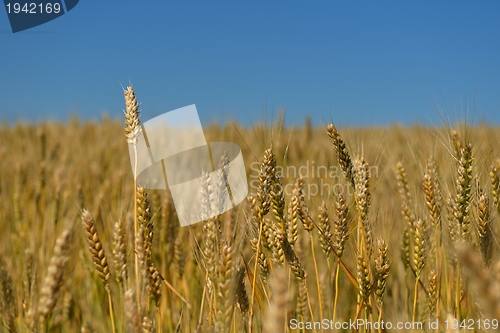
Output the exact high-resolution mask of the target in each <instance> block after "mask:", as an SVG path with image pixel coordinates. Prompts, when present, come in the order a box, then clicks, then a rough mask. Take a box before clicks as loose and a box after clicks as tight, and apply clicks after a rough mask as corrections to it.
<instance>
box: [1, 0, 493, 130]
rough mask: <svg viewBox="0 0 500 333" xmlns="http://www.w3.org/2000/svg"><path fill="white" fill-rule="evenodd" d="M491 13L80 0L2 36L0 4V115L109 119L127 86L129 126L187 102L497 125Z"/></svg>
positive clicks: (418, 4) (367, 119) (431, 4)
mask: <svg viewBox="0 0 500 333" xmlns="http://www.w3.org/2000/svg"><path fill="white" fill-rule="evenodd" d="M499 17H500V2H498V1H400V0H399V1H324V0H321V1H274V0H273V1H257V0H255V1H254V0H253V1H190V0H186V1H120V2H118V1H99V2H98V1H83V0H82V1H80V3H79V4H78V5H77V6H76V7H75V8H74V9H73V10H72V11H70V12H68V13H67V14H65V15H63V16H62V17H60V18H58V19H55V20H53V21H51V22H48V23H46V24H44V25H41V26H38V27H35V28H32V29H29V30H26V31H24V32H19V33H15V34H14V33H12V32H11V30H10V26H9V21H8V18H7V14H6V11H5V10H3V9H0V119H1V120H7V121H9V122H13V121H16V120H28V121H37V120H47V119H60V120H66V119H67V118H68V116H69V115H70V114H76V115H78V117H80V118H82V119H89V118H91V119H99V118H100V116H101V115H102V114H103V113H108V114H109V115H111V116H112V117H121V116H122V109H123V104H124V103H123V95H122V90H121V86H120V85H123V86H126V85H127V84H128V83H129V82H132V84H133V85H134V88H135V90H136V93H137V97H138V99H139V101H140V102H142V113H143V120H147V119H149V118H151V117H154V116H156V115H158V114H161V113H164V112H166V111H169V110H173V109H176V108H179V107H183V106H186V105H190V104H196V106H197V108H198V113H199V114H200V118H201V120H202V122H203V123H209V122H218V123H224V122H226V121H229V120H238V121H240V122H243V123H245V124H252V123H256V122H258V121H259V120H262V119H263V117H264V110H266V111H265V113H266V114H267V116H268V119H270V118H271V117H272V116H273V115H276V113H277V111H278V110H279V109H280V108H284V109H285V120H286V123H287V124H290V125H291V124H295V125H298V124H300V123H302V122H303V120H304V118H305V117H306V116H307V115H308V116H310V117H311V119H312V120H313V123H314V124H318V125H319V124H322V123H323V121H324V120H327V121H329V120H330V119H332V120H333V121H334V122H335V123H337V124H340V125H387V124H391V123H394V122H399V123H405V124H411V123H413V122H415V121H418V122H421V123H426V124H433V125H439V124H441V123H442V122H441V117H442V112H440V111H438V108H439V107H438V105H441V106H442V107H443V109H444V113H445V114H446V115H447V116H449V117H450V118H452V119H454V118H456V115H457V113H458V117H460V116H461V113H462V112H463V111H464V108H465V106H464V105H465V104H466V101H467V99H469V98H470V99H471V100H472V102H474V100H475V101H476V105H477V107H476V108H477V110H476V114H475V118H476V120H479V119H482V118H484V119H485V120H487V121H488V122H494V123H500V112H499V111H500V61H499V59H500V19H499ZM476 95H477V96H476ZM454 105H455V108H456V111H454Z"/></svg>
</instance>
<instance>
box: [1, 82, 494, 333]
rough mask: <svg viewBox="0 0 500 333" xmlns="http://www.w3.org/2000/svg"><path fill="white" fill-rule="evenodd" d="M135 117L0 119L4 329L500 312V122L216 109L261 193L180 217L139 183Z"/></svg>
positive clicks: (481, 324)
mask: <svg viewBox="0 0 500 333" xmlns="http://www.w3.org/2000/svg"><path fill="white" fill-rule="evenodd" d="M127 93H130V94H129V95H127ZM127 96H128V97H127ZM125 97H126V100H127V98H128V100H127V104H126V109H127V110H126V111H127V112H128V115H129V116H130V115H132V116H133V113H134V112H137V109H134V105H135V104H134V103H135V97H134V96H132V95H131V90H126V91H125ZM135 116H138V114H136V115H135ZM134 119H135V118H134ZM134 119H132V120H131V118H127V123H126V124H125V128H126V131H124V123H123V121H117V120H111V119H108V118H103V119H102V120H101V121H99V122H86V123H82V122H80V121H78V120H76V119H73V120H70V121H69V122H68V123H66V124H62V123H55V122H50V123H39V124H36V125H27V124H22V123H19V124H16V125H7V124H3V125H2V126H1V128H0V140H1V142H2V145H1V147H0V159H1V161H2V162H1V164H0V310H1V313H0V317H1V318H2V320H3V326H2V328H1V329H0V332H256V333H257V332H301V331H307V332H309V331H314V332H331V331H351V329H350V328H349V329H339V330H335V329H334V328H333V329H332V327H324V325H318V324H317V325H312V327H299V326H300V325H298V324H292V323H299V322H302V323H304V322H309V323H314V322H317V323H319V322H322V323H324V321H323V320H327V321H328V322H330V321H332V322H333V323H335V322H338V323H342V322H346V321H349V320H356V319H364V320H366V321H369V322H372V323H382V322H385V323H387V322H391V323H393V324H394V325H395V323H397V322H423V323H425V325H424V326H423V327H422V328H419V327H417V328H415V329H413V331H439V332H441V331H450V332H455V331H459V330H466V329H470V330H473V331H495V328H498V321H495V320H497V319H499V318H500V289H499V283H500V265H499V264H498V262H499V261H498V259H499V251H498V250H499V244H498V235H499V231H500V230H499V226H498V221H499V211H500V181H499V177H500V171H499V170H500V162H499V158H500V147H499V145H498V142H500V131H499V130H498V128H495V127H490V126H487V125H485V124H481V125H467V124H448V125H444V126H442V127H434V128H429V127H423V126H417V125H415V126H411V127H400V126H390V127H384V128H377V127H372V128H346V127H338V128H336V127H335V126H334V125H333V124H327V123H325V124H324V125H323V126H320V127H313V126H311V123H310V122H309V121H306V122H305V123H304V124H303V125H301V126H296V127H293V128H290V127H284V126H283V121H282V117H278V119H277V121H276V122H275V123H274V124H268V125H255V126H252V127H244V126H242V125H240V124H237V123H231V124H227V125H224V126H218V125H212V126H209V127H207V128H205V133H206V136H207V141H208V142H211V141H226V142H233V143H236V144H238V145H239V146H240V147H241V149H242V153H243V157H244V159H245V163H246V165H247V168H246V170H247V177H248V181H249V192H250V193H249V198H248V201H245V202H243V203H242V204H240V205H239V206H238V207H237V208H236V209H234V210H232V211H229V212H226V213H224V214H222V215H221V216H219V217H216V218H212V219H209V220H207V221H205V222H202V223H198V224H195V225H192V226H189V227H184V228H180V226H179V221H178V219H177V217H176V212H175V209H174V205H173V202H172V200H171V198H170V196H169V193H168V191H149V190H144V189H142V188H140V187H134V185H135V184H134V179H133V176H132V169H131V165H130V158H129V153H128V143H127V137H126V136H125V133H127V134H128V135H129V139H130V133H131V132H132V130H133V129H134V126H136V125H137V123H134V121H135V120H134ZM137 119H138V118H137ZM333 121H334V120H333ZM221 166H222V167H224V162H222V164H221ZM299 171H300V173H301V174H300V173H299ZM301 176H302V177H301ZM205 181H207V182H208V179H206V177H205ZM211 190H212V189H211V187H209V186H207V196H209V194H210V191H211ZM134 200H135V203H134ZM293 320H295V321H293ZM436 320H437V321H438V323H439V328H438V329H432V328H429V327H428V326H426V325H427V323H428V322H429V321H432V322H434V321H436ZM446 320H447V322H446ZM454 324H456V325H455V327H453V326H454ZM460 324H461V325H462V327H460ZM305 326H307V325H305ZM389 328H390V327H385V328H384V327H380V326H379V327H376V328H375V327H359V328H358V330H359V331H360V332H379V331H380V332H382V331H389V330H390V329H389ZM392 329H395V328H394V327H392ZM400 331H405V330H404V329H401V330H400ZM408 331H410V330H408Z"/></svg>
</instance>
